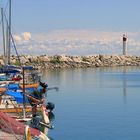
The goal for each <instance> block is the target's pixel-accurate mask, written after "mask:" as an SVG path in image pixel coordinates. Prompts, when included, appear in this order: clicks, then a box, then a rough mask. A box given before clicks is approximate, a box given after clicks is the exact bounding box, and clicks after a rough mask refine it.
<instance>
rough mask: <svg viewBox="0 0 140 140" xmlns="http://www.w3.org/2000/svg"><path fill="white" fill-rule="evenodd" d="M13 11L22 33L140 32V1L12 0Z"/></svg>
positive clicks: (16, 28)
mask: <svg viewBox="0 0 140 140" xmlns="http://www.w3.org/2000/svg"><path fill="white" fill-rule="evenodd" d="M12 11H13V13H12V15H13V17H12V18H13V26H15V30H16V31H19V32H22V31H24V30H30V31H31V32H46V31H47V30H55V29H96V30H104V31H140V16H139V13H140V0H12Z"/></svg>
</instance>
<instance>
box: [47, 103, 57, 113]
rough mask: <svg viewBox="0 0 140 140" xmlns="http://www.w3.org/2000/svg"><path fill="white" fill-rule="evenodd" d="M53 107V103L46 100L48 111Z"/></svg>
mask: <svg viewBox="0 0 140 140" xmlns="http://www.w3.org/2000/svg"><path fill="white" fill-rule="evenodd" d="M54 108H55V105H54V103H51V102H48V103H47V105H46V109H49V110H50V111H52V110H53V109H54Z"/></svg>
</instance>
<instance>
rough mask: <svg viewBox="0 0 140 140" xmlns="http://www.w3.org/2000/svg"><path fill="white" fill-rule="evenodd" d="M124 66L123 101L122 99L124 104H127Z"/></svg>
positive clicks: (124, 70) (124, 68)
mask: <svg viewBox="0 0 140 140" xmlns="http://www.w3.org/2000/svg"><path fill="white" fill-rule="evenodd" d="M126 85H127V82H126V66H125V67H123V99H124V103H127V98H126V97H127V91H126Z"/></svg>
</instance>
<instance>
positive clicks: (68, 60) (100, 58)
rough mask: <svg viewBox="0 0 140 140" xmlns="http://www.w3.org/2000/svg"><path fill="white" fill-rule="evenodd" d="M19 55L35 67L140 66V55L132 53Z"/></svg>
mask: <svg viewBox="0 0 140 140" xmlns="http://www.w3.org/2000/svg"><path fill="white" fill-rule="evenodd" d="M19 57H20V61H21V63H22V65H31V66H33V67H35V68H45V69H61V68H96V67H114V66H140V56H132V55H100V54H99V55H89V56H67V55H54V56H47V55H40V56H32V55H22V56H19ZM0 64H1V65H3V64H4V63H3V59H2V56H1V57H0ZM11 64H12V65H17V66H18V65H19V62H18V59H17V57H16V56H11Z"/></svg>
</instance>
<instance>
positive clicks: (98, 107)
mask: <svg viewBox="0 0 140 140" xmlns="http://www.w3.org/2000/svg"><path fill="white" fill-rule="evenodd" d="M42 80H43V81H44V82H47V83H48V85H49V87H59V91H56V90H50V91H48V92H47V99H46V100H47V102H52V103H54V104H55V109H54V111H53V117H52V118H53V119H52V124H53V126H54V129H52V130H49V132H48V136H49V137H50V139H51V140H139V139H140V67H100V68H85V69H83V68H79V69H57V70H42Z"/></svg>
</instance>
